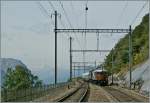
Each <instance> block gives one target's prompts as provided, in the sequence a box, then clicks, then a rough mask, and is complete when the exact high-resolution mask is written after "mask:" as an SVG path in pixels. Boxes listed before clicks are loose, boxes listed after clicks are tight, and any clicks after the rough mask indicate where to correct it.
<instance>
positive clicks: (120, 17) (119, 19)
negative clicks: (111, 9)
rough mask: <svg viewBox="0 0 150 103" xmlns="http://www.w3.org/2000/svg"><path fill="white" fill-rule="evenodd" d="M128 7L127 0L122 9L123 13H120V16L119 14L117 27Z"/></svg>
mask: <svg viewBox="0 0 150 103" xmlns="http://www.w3.org/2000/svg"><path fill="white" fill-rule="evenodd" d="M127 7H128V1H127V2H126V4H125V5H124V8H123V9H122V12H121V14H120V16H119V18H118V22H117V27H118V25H119V23H120V22H121V19H122V17H123V14H124V12H125V10H126V8H127Z"/></svg>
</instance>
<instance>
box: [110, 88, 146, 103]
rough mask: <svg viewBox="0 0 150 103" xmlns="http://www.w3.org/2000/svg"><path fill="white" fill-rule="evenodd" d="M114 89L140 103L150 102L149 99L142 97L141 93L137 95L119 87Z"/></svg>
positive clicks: (132, 91)
mask: <svg viewBox="0 0 150 103" xmlns="http://www.w3.org/2000/svg"><path fill="white" fill-rule="evenodd" d="M112 88H114V89H117V90H120V91H121V92H124V93H126V94H128V95H129V96H132V97H134V98H137V99H138V100H139V101H143V102H148V101H149V97H146V96H144V95H141V94H140V93H137V92H135V91H134V90H129V89H126V88H121V87H118V86H112Z"/></svg>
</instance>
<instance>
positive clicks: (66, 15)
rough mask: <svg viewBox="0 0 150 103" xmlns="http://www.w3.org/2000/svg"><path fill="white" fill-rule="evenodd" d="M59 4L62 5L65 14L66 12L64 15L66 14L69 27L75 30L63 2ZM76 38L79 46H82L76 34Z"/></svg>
mask: <svg viewBox="0 0 150 103" xmlns="http://www.w3.org/2000/svg"><path fill="white" fill-rule="evenodd" d="M59 4H60V5H61V8H62V9H63V12H64V14H65V17H66V19H67V21H68V23H69V26H70V27H71V28H73V26H72V24H71V22H70V20H69V17H68V15H67V12H66V10H65V8H64V6H63V4H62V3H61V1H59ZM74 34H75V33H74ZM75 37H76V39H77V42H78V44H79V46H81V45H80V41H79V39H78V37H77V35H76V34H75Z"/></svg>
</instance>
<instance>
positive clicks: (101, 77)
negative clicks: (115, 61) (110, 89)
mask: <svg viewBox="0 0 150 103" xmlns="http://www.w3.org/2000/svg"><path fill="white" fill-rule="evenodd" d="M82 77H83V78H84V79H85V80H88V81H89V82H91V83H94V84H98V85H102V86H106V85H108V72H107V71H106V70H104V69H95V70H91V71H90V72H89V73H86V74H83V76H82Z"/></svg>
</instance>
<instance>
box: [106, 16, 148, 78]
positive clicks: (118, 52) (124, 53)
mask: <svg viewBox="0 0 150 103" xmlns="http://www.w3.org/2000/svg"><path fill="white" fill-rule="evenodd" d="M128 49H129V34H127V35H126V36H125V37H124V38H122V39H120V41H119V42H118V43H117V44H116V45H115V47H114V50H113V52H112V51H111V52H110V53H109V55H108V56H107V57H106V59H105V62H104V67H105V68H106V69H107V70H109V71H110V72H111V68H112V54H114V55H113V61H114V62H113V63H114V66H113V67H114V68H113V72H114V73H119V74H120V75H122V74H124V73H126V71H128V61H129V59H128V58H129V54H128ZM132 56H133V58H132V67H133V66H135V65H137V64H140V63H142V62H144V61H145V60H147V59H148V56H149V14H146V15H145V16H144V17H143V19H142V22H141V23H140V24H139V25H138V26H136V28H135V29H134V30H132Z"/></svg>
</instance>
